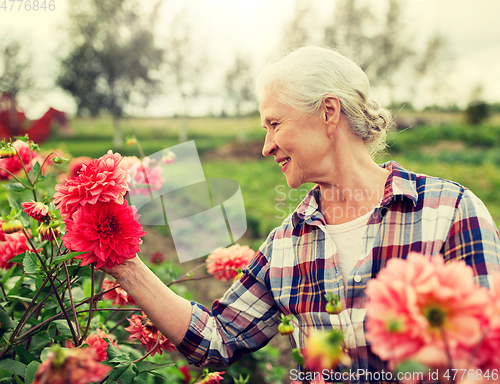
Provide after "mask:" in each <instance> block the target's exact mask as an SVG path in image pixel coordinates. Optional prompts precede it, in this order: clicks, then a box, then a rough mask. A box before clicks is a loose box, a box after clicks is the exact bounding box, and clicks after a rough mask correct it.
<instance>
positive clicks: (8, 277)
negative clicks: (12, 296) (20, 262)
mask: <svg viewBox="0 0 500 384" xmlns="http://www.w3.org/2000/svg"><path fill="white" fill-rule="evenodd" d="M16 257H17V256H14V257H13V259H15V258H16ZM16 267H17V266H16V265H13V266H12V268H11V269H9V270H8V271H7V273H6V274H5V276H4V277H3V279H2V284H5V282H6V281H7V280H9V279H10V277H11V276H12V274H13V273H14V271H15V270H16Z"/></svg>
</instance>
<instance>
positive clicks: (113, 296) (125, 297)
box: [102, 279, 135, 307]
mask: <svg viewBox="0 0 500 384" xmlns="http://www.w3.org/2000/svg"><path fill="white" fill-rule="evenodd" d="M114 287H117V288H115V289H113V290H112V291H109V292H107V293H105V294H104V298H105V299H106V300H113V305H118V306H119V307H124V306H125V305H127V304H132V305H135V301H134V299H132V297H131V296H130V295H129V294H128V293H127V292H126V291H125V290H124V289H123V288H122V287H120V285H119V284H118V283H117V282H116V280H115V281H110V280H108V279H104V280H103V282H102V290H103V291H107V290H108V289H111V288H114Z"/></svg>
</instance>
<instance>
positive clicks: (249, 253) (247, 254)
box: [206, 244, 255, 281]
mask: <svg viewBox="0 0 500 384" xmlns="http://www.w3.org/2000/svg"><path fill="white" fill-rule="evenodd" d="M254 254H255V252H254V251H253V250H251V249H250V247H249V246H248V245H244V246H240V245H239V244H235V245H232V246H230V247H229V248H217V249H216V250H215V251H213V252H212V253H211V254H210V255H209V256H208V257H207V260H206V263H207V272H208V273H210V274H212V275H214V277H215V278H216V279H218V280H221V281H228V280H231V279H234V277H235V276H236V275H237V274H238V268H243V267H245V266H246V265H247V264H248V263H249V262H250V260H252V257H253V255H254ZM224 270H227V271H226V272H225V273H217V272H221V271H224ZM216 273H217V274H216Z"/></svg>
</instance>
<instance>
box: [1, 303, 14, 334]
mask: <svg viewBox="0 0 500 384" xmlns="http://www.w3.org/2000/svg"><path fill="white" fill-rule="evenodd" d="M13 328H14V324H12V320H11V319H10V317H9V315H8V314H7V312H6V311H5V308H4V307H3V305H1V304H0V329H13Z"/></svg>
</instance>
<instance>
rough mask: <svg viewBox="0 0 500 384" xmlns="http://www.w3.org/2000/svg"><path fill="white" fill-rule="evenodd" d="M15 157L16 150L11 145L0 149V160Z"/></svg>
mask: <svg viewBox="0 0 500 384" xmlns="http://www.w3.org/2000/svg"><path fill="white" fill-rule="evenodd" d="M14 156H16V149H15V148H14V147H13V146H12V145H10V144H9V145H7V146H6V147H3V148H1V149H0V158H2V159H8V158H10V157H14Z"/></svg>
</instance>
